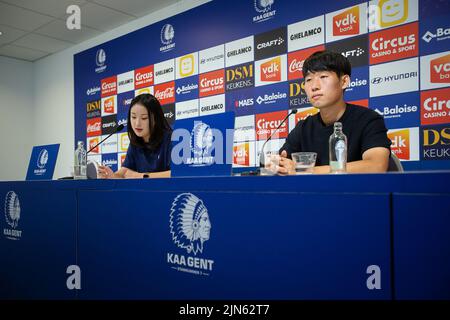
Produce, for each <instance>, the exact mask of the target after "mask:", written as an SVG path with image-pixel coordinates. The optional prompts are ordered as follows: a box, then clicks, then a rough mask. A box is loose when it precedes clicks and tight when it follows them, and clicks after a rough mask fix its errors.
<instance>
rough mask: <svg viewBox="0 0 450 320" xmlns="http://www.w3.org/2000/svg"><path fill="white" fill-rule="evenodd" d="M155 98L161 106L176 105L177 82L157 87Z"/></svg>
mask: <svg viewBox="0 0 450 320" xmlns="http://www.w3.org/2000/svg"><path fill="white" fill-rule="evenodd" d="M155 97H156V98H157V99H158V100H159V102H160V103H161V105H165V104H169V103H175V82H174V81H171V82H167V83H163V84H158V85H156V86H155Z"/></svg>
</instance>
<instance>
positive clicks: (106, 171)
mask: <svg viewBox="0 0 450 320" xmlns="http://www.w3.org/2000/svg"><path fill="white" fill-rule="evenodd" d="M98 176H99V178H100V179H114V178H115V177H114V172H113V171H112V170H111V168H110V167H108V166H101V165H99V166H98Z"/></svg>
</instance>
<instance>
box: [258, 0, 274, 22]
mask: <svg viewBox="0 0 450 320" xmlns="http://www.w3.org/2000/svg"><path fill="white" fill-rule="evenodd" d="M274 3H275V0H254V7H255V11H256V12H257V13H258V15H256V16H254V17H253V22H256V23H259V22H263V21H266V20H269V19H272V18H273V17H275V15H276V13H277V10H272V9H273V8H272V6H273V5H274Z"/></svg>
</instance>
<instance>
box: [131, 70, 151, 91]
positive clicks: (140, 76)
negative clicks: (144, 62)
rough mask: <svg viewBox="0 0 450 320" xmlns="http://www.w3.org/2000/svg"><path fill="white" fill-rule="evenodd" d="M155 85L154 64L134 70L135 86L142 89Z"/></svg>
mask: <svg viewBox="0 0 450 320" xmlns="http://www.w3.org/2000/svg"><path fill="white" fill-rule="evenodd" d="M151 85H153V65H150V66H147V67H143V68H139V69H136V70H135V71H134V88H135V89H140V88H144V87H148V86H151Z"/></svg>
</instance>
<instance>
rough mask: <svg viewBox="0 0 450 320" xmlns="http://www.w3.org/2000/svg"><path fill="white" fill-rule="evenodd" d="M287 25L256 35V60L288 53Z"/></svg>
mask: <svg viewBox="0 0 450 320" xmlns="http://www.w3.org/2000/svg"><path fill="white" fill-rule="evenodd" d="M286 33H287V29H286V27H281V28H278V29H275V30H271V31H269V32H264V33H261V34H257V35H255V60H261V59H265V58H270V57H273V56H276V55H280V54H283V53H286V50H287V41H286Z"/></svg>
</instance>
